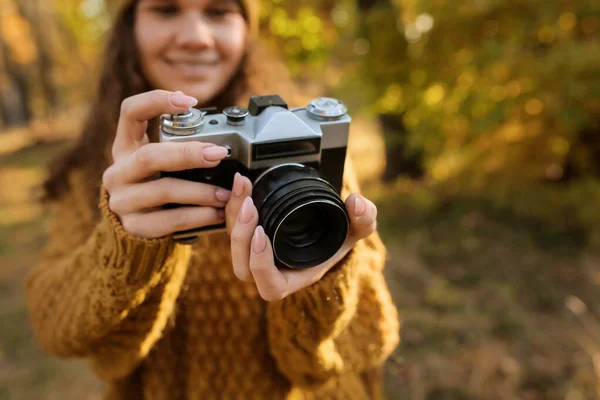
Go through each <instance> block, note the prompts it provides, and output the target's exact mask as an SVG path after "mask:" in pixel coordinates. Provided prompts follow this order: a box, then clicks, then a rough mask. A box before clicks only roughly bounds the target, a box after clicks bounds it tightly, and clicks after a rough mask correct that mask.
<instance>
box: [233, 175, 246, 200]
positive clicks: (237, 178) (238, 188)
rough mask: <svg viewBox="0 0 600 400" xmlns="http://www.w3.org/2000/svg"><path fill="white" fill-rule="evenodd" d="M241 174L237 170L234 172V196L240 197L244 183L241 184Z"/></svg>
mask: <svg viewBox="0 0 600 400" xmlns="http://www.w3.org/2000/svg"><path fill="white" fill-rule="evenodd" d="M241 178H242V175H241V174H240V173H239V172H236V173H235V176H234V177H233V188H232V189H233V195H234V196H235V197H240V196H241V195H242V193H243V192H244V185H242V182H240V181H241Z"/></svg>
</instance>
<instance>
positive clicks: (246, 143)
mask: <svg viewBox="0 0 600 400" xmlns="http://www.w3.org/2000/svg"><path fill="white" fill-rule="evenodd" d="M350 120H351V119H350V116H349V115H348V114H347V109H346V106H345V105H344V104H343V103H342V102H341V101H339V100H336V99H332V98H317V99H314V100H312V101H311V102H310V103H309V104H308V106H307V107H301V108H294V109H288V106H287V104H286V103H285V101H283V100H282V99H281V97H279V96H278V95H269V96H253V97H252V98H251V99H250V102H249V106H248V109H245V108H242V107H229V108H226V109H225V110H223V113H221V114H210V113H209V112H207V111H202V110H197V109H190V110H188V111H187V112H185V113H183V114H177V115H172V114H164V115H162V116H161V121H160V142H185V141H192V140H195V141H200V142H206V143H214V144H216V145H219V146H223V147H226V148H227V149H228V150H229V154H228V155H227V158H225V159H224V160H223V161H221V163H220V164H219V165H218V166H217V167H215V168H209V169H191V170H185V171H177V172H163V173H162V174H161V175H162V176H163V177H165V176H170V177H175V178H179V179H186V180H191V181H196V182H205V183H209V184H212V185H216V186H220V187H223V188H225V189H228V190H231V186H232V184H233V177H234V174H235V173H236V172H239V173H241V174H242V175H245V176H247V177H248V178H249V179H250V181H251V182H253V190H252V200H253V201H254V204H255V205H256V207H257V209H258V213H259V224H260V225H261V226H262V227H263V228H264V230H265V233H266V234H267V236H268V237H269V239H270V240H271V243H272V245H273V252H274V256H275V257H274V258H275V262H276V264H277V266H278V267H289V268H294V269H305V268H311V267H314V266H316V265H318V264H320V263H322V262H324V261H326V260H327V259H329V258H330V257H331V256H333V254H335V253H336V252H337V251H338V250H339V248H340V247H341V246H342V244H343V242H344V240H345V239H346V236H347V234H348V229H349V220H348V214H347V213H346V210H345V207H344V202H343V201H342V199H341V198H340V193H341V188H342V176H343V174H344V160H345V158H346V148H347V144H348V132H349V128H350ZM168 206H170V207H177V206H178V205H174V204H171V205H168ZM224 227H225V224H220V225H213V226H210V227H203V228H200V229H194V230H189V231H182V232H176V233H175V234H174V237H175V240H177V241H179V242H183V243H186V242H187V243H190V242H192V241H193V240H194V239H195V238H196V237H197V235H198V234H199V233H200V232H205V231H213V230H221V229H223V228H224Z"/></svg>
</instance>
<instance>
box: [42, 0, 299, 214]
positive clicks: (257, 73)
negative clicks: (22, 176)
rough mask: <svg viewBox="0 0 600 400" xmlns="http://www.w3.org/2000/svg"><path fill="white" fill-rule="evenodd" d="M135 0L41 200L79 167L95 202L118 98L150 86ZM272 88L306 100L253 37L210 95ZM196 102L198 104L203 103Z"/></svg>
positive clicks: (56, 193)
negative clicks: (235, 67)
mask: <svg viewBox="0 0 600 400" xmlns="http://www.w3.org/2000/svg"><path fill="white" fill-rule="evenodd" d="M136 3H137V2H136V1H133V2H131V4H129V5H128V6H127V7H125V8H124V9H123V10H122V11H121V12H120V13H119V15H118V16H117V17H116V20H115V22H114V25H113V28H112V30H111V32H110V34H109V38H108V41H107V43H106V50H105V56H104V64H103V69H102V71H103V72H102V73H101V76H100V80H99V85H98V89H97V93H96V95H95V99H94V100H93V101H92V102H91V108H90V110H89V113H88V116H87V118H86V119H85V121H84V124H83V129H82V133H81V135H80V137H79V139H78V140H77V141H76V143H74V145H73V146H72V147H71V148H70V149H69V150H68V151H67V152H66V153H64V154H62V155H60V156H59V157H57V158H56V159H55V160H53V162H52V163H51V164H50V171H49V177H48V179H47V180H46V181H45V183H44V185H43V188H44V196H43V201H45V202H49V201H53V200H58V199H60V197H61V196H62V195H63V194H64V193H65V192H66V191H67V190H68V189H69V183H68V182H69V176H70V174H71V172H72V171H74V170H75V169H80V168H81V169H83V171H84V173H85V176H86V179H85V183H84V184H85V185H86V186H87V187H86V190H85V192H86V193H87V194H88V199H87V200H88V201H89V202H90V206H91V207H93V208H96V205H97V204H98V199H99V193H100V186H101V184H102V174H103V172H104V170H105V169H106V168H108V166H109V165H110V164H111V162H112V157H111V152H110V149H111V147H112V143H113V141H114V138H115V134H116V129H117V124H118V120H119V114H120V107H121V103H122V102H123V100H124V99H126V98H127V97H130V96H133V95H136V94H139V93H143V92H146V91H149V90H152V89H153V88H152V87H151V86H150V84H149V83H148V81H147V80H146V79H145V77H144V76H143V74H142V72H141V71H142V70H141V67H140V63H139V60H138V57H137V51H136V45H135V39H134V34H133V26H134V21H135V12H136ZM268 93H277V94H280V95H281V96H282V97H283V98H284V99H286V100H287V101H288V102H289V103H290V104H294V105H300V104H301V103H300V102H301V101H303V100H305V98H304V97H303V96H301V95H300V91H299V90H298V89H297V88H296V86H295V85H294V83H293V81H292V79H291V78H290V75H289V73H288V71H287V69H286V68H285V66H284V65H283V64H282V63H281V61H280V60H278V59H277V58H276V57H275V56H274V55H272V54H270V53H268V52H267V51H266V49H265V48H264V47H263V46H261V44H260V43H259V42H258V41H257V40H251V41H250V42H249V43H248V45H247V47H246V54H245V55H244V57H243V60H242V62H241V63H240V66H239V69H238V71H237V72H236V74H235V75H234V77H233V78H232V79H231V81H230V82H229V84H228V85H227V87H226V88H225V89H224V90H223V91H222V92H221V93H220V94H218V95H217V96H216V97H215V98H214V99H213V100H212V101H210V105H211V106H216V107H217V108H218V109H219V110H222V109H223V108H225V107H227V106H230V105H244V104H247V102H248V99H249V97H250V95H252V94H268ZM207 105H208V104H205V105H200V106H207ZM148 136H149V138H150V141H151V142H155V141H156V140H157V120H156V119H155V120H154V121H150V124H149V128H148Z"/></svg>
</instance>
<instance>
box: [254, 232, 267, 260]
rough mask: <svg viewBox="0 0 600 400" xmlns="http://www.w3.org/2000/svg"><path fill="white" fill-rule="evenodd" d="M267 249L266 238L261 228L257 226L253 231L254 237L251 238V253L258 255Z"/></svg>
mask: <svg viewBox="0 0 600 400" xmlns="http://www.w3.org/2000/svg"><path fill="white" fill-rule="evenodd" d="M266 248H267V236H266V235H265V231H264V230H263V228H262V226H260V225H259V226H257V227H256V229H255V230H254V237H253V238H252V251H254V252H255V253H256V254H260V253H262V252H263V251H265V249H266Z"/></svg>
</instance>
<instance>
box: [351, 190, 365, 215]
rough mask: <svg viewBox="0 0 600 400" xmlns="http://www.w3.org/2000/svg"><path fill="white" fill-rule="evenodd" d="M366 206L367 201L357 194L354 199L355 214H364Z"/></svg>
mask: <svg viewBox="0 0 600 400" xmlns="http://www.w3.org/2000/svg"><path fill="white" fill-rule="evenodd" d="M366 208H367V205H366V204H365V201H364V200H363V199H362V198H361V197H360V196H359V195H356V197H355V199H354V215H356V216H357V217H360V216H361V215H363V213H364V212H365V209H366Z"/></svg>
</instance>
